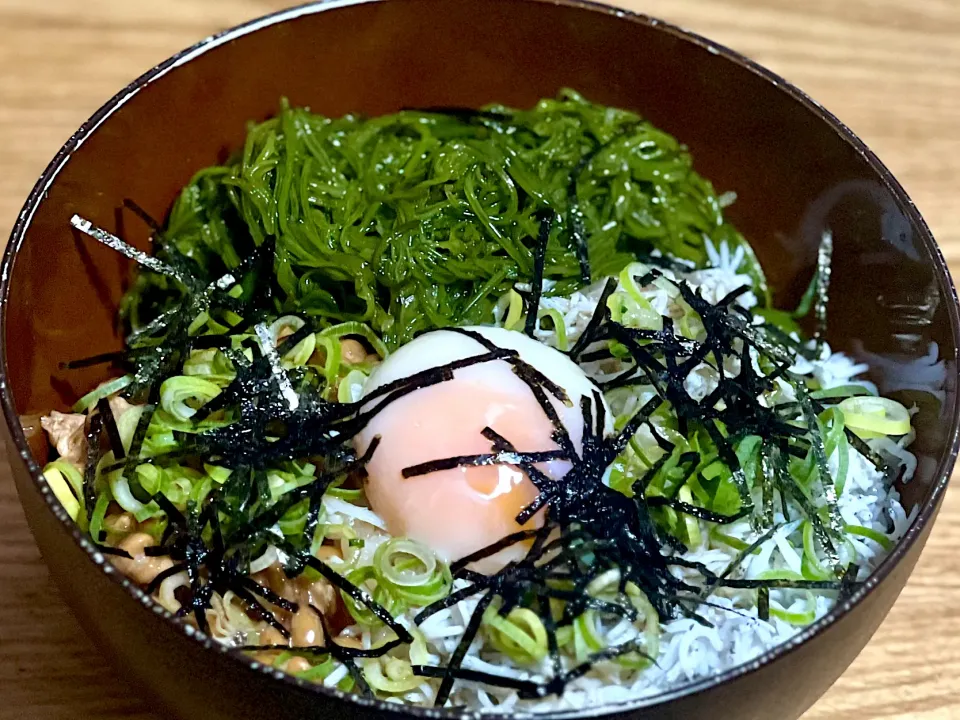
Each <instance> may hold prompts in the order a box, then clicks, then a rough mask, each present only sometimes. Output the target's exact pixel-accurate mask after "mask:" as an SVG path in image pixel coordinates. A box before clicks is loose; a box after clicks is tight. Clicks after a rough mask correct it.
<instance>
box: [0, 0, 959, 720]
mask: <svg viewBox="0 0 960 720" xmlns="http://www.w3.org/2000/svg"><path fill="white" fill-rule="evenodd" d="M284 4H285V3H283V2H280V1H279V0H164V1H163V2H157V1H155V0H0V28H2V29H3V33H2V41H0V238H4V241H5V238H6V237H7V236H8V234H9V230H10V227H11V226H12V224H13V221H14V218H15V216H16V213H17V212H18V210H19V209H20V206H21V204H22V203H23V200H24V198H25V197H26V196H27V193H28V192H29V190H30V188H31V186H32V184H33V182H34V181H35V179H36V178H37V177H38V175H39V174H40V172H41V171H42V169H43V167H44V166H45V165H46V163H47V162H48V161H49V159H50V158H51V157H53V154H54V153H55V152H56V150H57V148H59V147H60V145H61V144H62V143H63V142H64V141H65V140H66V139H67V137H68V136H69V135H70V133H71V132H72V131H73V130H74V129H75V128H77V127H78V126H79V125H80V124H81V122H83V120H85V119H86V118H87V116H89V115H90V114H91V113H92V112H93V111H94V110H95V109H96V108H97V107H98V106H99V105H100V104H101V103H102V102H103V101H105V100H106V99H107V98H109V97H110V96H111V95H113V93H114V92H115V91H116V90H118V89H119V88H120V87H122V86H123V85H125V84H126V83H127V82H129V81H130V80H131V79H133V77H134V76H135V75H138V74H140V73H141V72H143V71H145V70H146V69H148V68H149V67H151V66H152V65H154V64H155V63H157V62H159V61H160V60H162V59H164V58H165V57H167V56H168V55H170V54H172V53H173V52H175V51H176V50H179V49H180V48H181V47H184V46H186V45H189V44H192V43H193V42H195V41H196V40H198V39H200V38H202V37H205V36H206V35H208V34H209V33H211V32H213V31H215V30H218V29H221V28H225V27H228V26H230V25H234V24H236V23H239V22H241V21H244V20H247V19H249V18H252V17H255V16H257V15H261V14H264V13H267V12H270V11H273V10H275V9H277V8H278V7H280V6H282V5H284ZM622 4H623V5H625V6H629V7H630V8H632V9H637V10H643V11H645V12H648V13H650V14H652V15H659V16H661V17H663V18H665V19H668V20H672V21H674V22H677V23H679V24H681V25H684V26H686V27H690V28H692V29H694V30H696V31H698V32H700V33H702V34H705V35H707V36H709V37H712V38H714V39H716V40H718V41H720V42H722V43H724V44H726V45H729V46H731V47H733V48H735V49H737V50H740V51H742V52H744V53H746V54H748V55H750V56H752V57H753V58H755V59H756V60H758V61H759V62H761V63H762V64H764V65H766V66H767V67H770V68H772V69H773V70H775V71H777V72H779V73H780V74H782V75H784V76H786V77H787V78H789V79H790V80H792V81H793V82H795V83H797V84H798V85H799V86H800V87H802V88H803V89H805V90H806V91H807V92H809V93H810V94H811V95H812V96H813V97H815V98H816V99H817V100H819V101H820V102H821V103H823V104H824V105H825V106H826V107H828V108H829V109H831V110H832V111H833V112H835V113H836V114H837V115H839V116H840V118H841V119H842V120H843V121H845V122H846V123H847V124H848V125H850V126H851V127H852V128H853V130H854V131H855V132H857V133H859V134H860V136H861V137H862V138H863V139H864V140H866V142H867V143H868V144H869V145H870V146H871V147H872V148H873V149H874V150H875V151H877V153H878V154H879V155H880V157H881V158H882V159H883V160H884V161H885V162H886V163H887V164H888V165H889V167H890V168H891V169H892V170H893V172H894V174H895V175H896V176H897V177H898V178H899V179H900V180H901V181H902V182H903V184H904V185H905V186H906V188H907V191H908V192H910V193H911V195H912V196H913V198H914V200H915V201H916V202H917V204H918V206H919V207H920V209H921V211H922V212H923V213H924V214H925V216H926V218H927V220H928V221H929V223H930V225H931V226H932V228H933V231H934V234H935V235H936V236H937V238H938V239H939V241H940V246H941V247H942V248H943V251H944V254H945V255H946V257H947V259H948V260H949V261H951V263H952V264H954V269H955V270H960V185H958V180H960V0H922V1H921V0H843V2H839V1H838V0H804V2H788V0H622ZM0 460H3V459H2V458H0ZM0 467H3V472H4V474H3V477H2V478H0V718H34V719H36V720H53V719H54V718H70V719H71V720H74V719H77V718H99V719H100V720H118V719H119V718H124V719H126V720H132V719H133V718H140V719H142V720H148V719H152V720H156V715H154V714H151V713H149V712H147V710H146V709H145V705H144V702H143V701H142V700H141V699H140V698H139V697H138V694H137V691H136V689H135V688H131V687H127V686H125V685H124V684H123V682H122V681H121V680H119V679H118V678H117V676H116V673H115V672H114V671H113V669H112V668H110V667H108V666H106V665H104V662H103V660H102V659H101V658H100V656H99V655H98V654H97V652H96V651H95V650H94V648H93V646H92V645H91V643H90V641H89V640H88V639H87V638H86V637H85V636H84V635H83V634H82V631H81V629H80V627H79V626H78V624H77V623H76V621H75V620H74V619H73V617H72V616H71V615H70V613H69V611H68V610H67V609H66V607H65V605H64V604H63V602H62V601H61V600H60V598H59V597H58V595H57V592H56V591H55V589H54V587H53V585H52V583H51V581H50V579H49V577H48V574H47V570H46V568H45V567H44V565H43V563H42V562H41V560H40V556H39V553H38V552H37V548H36V546H35V545H34V543H33V539H32V538H31V537H30V534H29V532H28V530H27V526H26V523H25V522H24V519H23V515H22V513H21V511H20V507H19V505H18V502H17V498H16V493H15V491H14V488H13V484H12V482H11V480H10V478H9V474H8V472H7V470H6V467H5V461H4V462H3V465H0ZM958 528H960V489H954V491H953V492H951V493H950V494H948V496H947V500H946V506H945V507H944V510H943V513H942V514H941V515H940V519H939V522H938V523H937V526H936V529H935V530H934V532H933V535H932V537H931V539H930V543H929V545H928V547H927V549H926V551H925V553H924V556H923V559H922V560H921V561H920V565H919V566H918V568H917V570H916V572H915V573H914V575H913V577H912V578H911V580H910V583H909V584H908V586H907V588H906V590H905V591H904V593H903V595H902V597H901V598H900V600H899V602H898V603H897V605H896V607H895V608H894V609H893V612H892V613H891V614H890V616H889V619H888V620H887V621H886V622H885V623H884V625H883V627H882V628H881V629H880V631H879V632H878V633H877V635H876V637H875V638H874V640H873V641H872V642H871V643H870V645H869V646H868V647H867V649H866V650H865V651H864V653H863V654H862V655H861V656H860V658H859V659H858V660H857V661H856V662H855V663H854V665H853V666H852V667H851V668H850V670H849V671H848V672H847V673H846V675H844V676H843V677H842V678H841V679H840V681H839V682H838V683H837V685H836V686H835V687H834V688H833V689H832V690H830V692H828V693H827V694H826V696H824V698H823V699H822V700H820V702H819V703H817V705H816V706H815V707H814V708H813V709H812V710H811V711H810V712H809V713H808V714H807V715H806V718H805V720H861V719H867V718H869V719H872V720H893V719H894V718H897V719H898V720H907V719H909V720H940V719H943V720H947V719H948V718H960V650H958V649H957V643H958V641H960V552H957V550H958V548H960V529H958ZM771 720H775V719H771Z"/></svg>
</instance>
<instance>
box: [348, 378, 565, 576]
mask: <svg viewBox="0 0 960 720" xmlns="http://www.w3.org/2000/svg"><path fill="white" fill-rule="evenodd" d="M555 404H556V405H558V406H559V402H558V401H557V402H556V403H555ZM560 408H562V406H560ZM562 409H564V410H565V409H566V408H562ZM486 427H489V428H491V429H493V430H495V431H496V432H497V433H499V434H500V435H501V436H503V437H504V438H506V439H507V440H508V441H509V442H511V443H512V444H513V446H514V447H515V448H516V449H517V450H518V451H520V452H537V451H546V450H555V449H557V445H556V443H555V442H554V440H553V438H552V432H553V429H554V428H553V424H552V423H551V421H550V420H549V418H548V417H547V416H546V414H545V413H544V412H543V409H542V408H541V407H540V405H539V403H538V402H537V400H536V398H535V397H534V396H533V393H532V392H531V390H530V388H529V387H528V386H527V385H526V384H525V383H524V382H523V381H522V380H520V379H519V378H518V377H517V376H516V375H515V374H514V373H513V372H512V371H511V369H510V367H509V366H508V365H507V364H506V363H504V362H500V361H497V362H493V363H488V364H485V365H478V366H473V367H468V368H465V369H463V370H458V371H457V373H456V376H455V377H454V379H453V380H450V381H447V382H442V383H439V384H436V385H432V386H428V387H425V388H421V389H419V390H416V391H415V392H413V393H410V394H408V395H406V396H404V397H402V398H400V399H398V400H395V401H393V402H391V403H390V404H389V405H387V406H386V407H385V408H384V409H383V410H381V411H380V412H379V413H378V414H377V415H376V416H375V418H374V420H373V422H371V424H370V425H369V426H368V427H367V429H366V430H365V431H364V432H363V433H362V434H361V436H360V437H359V438H358V439H357V449H358V451H360V452H363V451H364V450H365V449H366V448H367V447H368V446H369V443H370V441H371V440H372V438H373V436H374V435H379V436H380V445H379V446H378V447H377V449H376V450H375V452H374V453H373V456H372V458H371V460H370V461H369V463H368V464H367V474H368V478H367V484H366V493H367V498H368V500H369V501H370V505H371V507H372V508H373V509H374V511H376V512H377V513H378V514H379V515H380V517H381V518H383V520H384V521H385V522H386V524H387V529H388V530H389V532H390V533H391V534H392V535H394V536H405V537H409V538H412V539H414V540H418V541H420V542H422V543H424V544H426V545H427V546H429V547H431V548H432V549H433V550H434V551H435V552H436V553H437V554H438V556H439V557H441V558H442V559H444V560H446V561H448V562H451V561H454V560H457V559H459V558H462V557H464V556H466V555H468V554H470V553H472V552H475V551H477V550H480V549H482V548H484V547H486V546H488V545H491V544H493V543H495V542H497V541H498V540H500V539H501V538H503V537H504V536H506V535H509V534H510V533H513V532H516V531H518V530H520V529H521V526H520V525H519V524H518V523H517V521H516V516H517V514H518V513H519V512H520V511H521V510H522V509H523V508H524V507H526V506H527V505H528V504H529V503H530V502H532V501H533V500H534V499H535V498H536V497H537V495H538V492H539V491H538V490H537V488H536V487H535V486H534V484H533V483H532V482H531V481H530V479H529V478H528V477H527V476H526V474H525V473H524V472H522V471H521V470H520V469H519V468H517V467H515V466H511V465H489V466H460V467H456V468H453V469H450V470H440V471H435V472H431V473H428V474H425V475H419V476H414V477H409V478H404V477H403V474H402V473H403V469H404V468H407V467H410V466H413V465H418V464H421V463H424V462H429V461H432V460H440V459H445V458H450V457H455V456H462V455H480V454H485V453H490V452H492V448H491V443H490V440H488V439H487V438H485V437H484V436H483V435H482V434H481V432H482V430H483V429H484V428H486ZM568 431H569V432H570V435H571V440H573V441H574V444H575V446H577V447H579V445H580V442H581V440H582V425H581V427H580V428H579V429H576V428H573V429H568ZM537 467H538V469H540V470H542V471H543V472H544V473H546V474H547V476H548V477H550V478H551V479H553V480H561V479H562V477H563V476H564V475H565V474H566V473H567V471H568V470H569V469H570V463H569V462H568V461H566V460H557V461H550V462H545V463H541V464H538V465H537ZM542 525H543V512H542V511H541V513H539V514H537V515H535V516H534V517H533V518H531V519H530V520H529V521H528V522H527V523H526V524H525V525H524V526H523V527H524V528H531V527H540V526H542ZM523 554H524V546H523V545H518V546H516V547H514V548H511V549H507V550H504V551H502V552H500V553H498V554H497V555H494V556H492V557H490V558H487V559H486V560H481V561H478V562H477V563H475V564H474V565H473V567H474V568H475V569H477V570H479V571H481V572H495V571H496V570H498V569H499V568H501V567H503V565H504V564H506V562H508V561H510V560H513V559H519V558H521V557H522V556H523Z"/></svg>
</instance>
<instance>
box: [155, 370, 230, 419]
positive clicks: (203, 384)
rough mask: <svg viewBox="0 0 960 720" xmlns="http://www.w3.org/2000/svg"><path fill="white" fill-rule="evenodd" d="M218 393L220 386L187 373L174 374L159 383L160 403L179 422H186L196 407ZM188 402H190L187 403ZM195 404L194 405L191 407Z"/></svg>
mask: <svg viewBox="0 0 960 720" xmlns="http://www.w3.org/2000/svg"><path fill="white" fill-rule="evenodd" d="M219 394H220V386H219V385H216V384H215V383H212V382H210V381H209V380H204V379H203V378H199V377H192V376H189V375H175V376H174V377H171V378H167V379H166V380H164V381H163V384H162V385H160V405H161V406H162V407H163V409H164V410H166V411H167V412H168V413H170V415H171V416H173V417H174V418H175V419H176V420H179V421H180V422H188V421H189V420H190V418H192V417H193V416H194V415H196V414H197V409H198V408H199V407H200V406H202V405H203V404H204V403H207V402H209V401H210V400H212V399H213V398H215V397H216V396H217V395H219ZM188 403H190V404H188ZM191 404H192V405H195V406H196V407H191Z"/></svg>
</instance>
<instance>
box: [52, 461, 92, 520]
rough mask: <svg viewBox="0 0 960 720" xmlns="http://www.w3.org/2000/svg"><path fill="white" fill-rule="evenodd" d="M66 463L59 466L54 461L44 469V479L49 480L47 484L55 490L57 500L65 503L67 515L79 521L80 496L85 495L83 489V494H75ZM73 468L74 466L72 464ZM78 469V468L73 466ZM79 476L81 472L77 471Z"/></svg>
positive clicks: (81, 480) (64, 507)
mask: <svg viewBox="0 0 960 720" xmlns="http://www.w3.org/2000/svg"><path fill="white" fill-rule="evenodd" d="M64 465H67V463H60V464H59V466H58V465H55V464H54V463H50V464H49V465H47V466H46V467H45V468H44V469H43V479H44V480H46V481H47V485H49V486H50V489H51V490H53V494H54V495H55V496H56V498H57V500H59V501H60V504H61V505H63V509H64V510H66V511H67V515H69V516H70V519H71V520H73V521H74V522H77V520H78V518H79V517H80V509H81V505H80V500H79V498H81V497H83V494H82V491H81V494H79V495H77V494H75V490H74V488H73V483H71V482H70V481H69V480H68V479H67V478H66V477H64V475H65V472H66V470H65V468H64V467H63V466H64ZM70 467H71V468H73V466H72V465H71V466H70ZM73 469H74V471H76V468H73ZM77 475H78V476H79V475H80V473H79V472H77ZM80 482H81V483H82V482H83V478H82V477H81V478H80Z"/></svg>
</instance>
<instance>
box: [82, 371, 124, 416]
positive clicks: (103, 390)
mask: <svg viewBox="0 0 960 720" xmlns="http://www.w3.org/2000/svg"><path fill="white" fill-rule="evenodd" d="M132 382H133V375H124V376H123V377H118V378H116V379H114V380H109V381H107V382H105V383H103V384H102V385H101V386H100V387H98V388H97V389H96V390H91V391H90V392H88V393H87V394H86V395H84V396H83V397H82V398H80V399H79V400H77V402H76V404H75V405H74V406H73V408H72V409H73V411H74V412H76V413H81V412H86V411H87V410H89V409H90V408H92V407H93V406H94V405H96V404H97V403H98V402H99V401H100V400H101V399H102V398H105V397H110V396H111V395H113V394H115V393H118V392H120V391H121V390H123V389H124V388H125V387H126V386H127V385H129V384H130V383H132Z"/></svg>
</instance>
